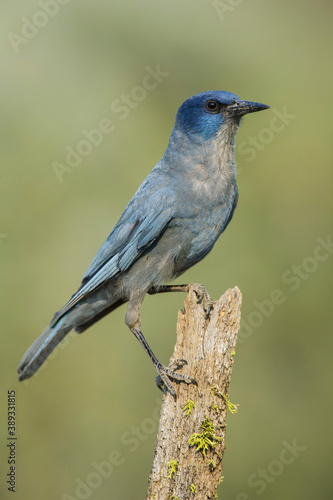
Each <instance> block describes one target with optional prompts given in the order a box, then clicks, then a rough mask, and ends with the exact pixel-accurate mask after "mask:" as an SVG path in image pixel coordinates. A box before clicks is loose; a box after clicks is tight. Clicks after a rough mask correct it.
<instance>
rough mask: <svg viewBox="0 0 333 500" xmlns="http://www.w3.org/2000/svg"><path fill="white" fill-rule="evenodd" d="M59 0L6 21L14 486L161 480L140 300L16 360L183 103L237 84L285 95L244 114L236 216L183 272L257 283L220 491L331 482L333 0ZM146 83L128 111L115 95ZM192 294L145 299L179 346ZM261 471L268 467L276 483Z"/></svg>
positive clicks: (164, 347) (125, 488)
mask: <svg viewBox="0 0 333 500" xmlns="http://www.w3.org/2000/svg"><path fill="white" fill-rule="evenodd" d="M59 1H60V0H59ZM42 4H43V0H41V1H40V2H36V1H33V0H24V1H23V0H18V1H16V2H15V3H13V2H11V3H9V2H5V3H3V5H2V15H1V20H0V26H1V33H2V35H1V36H2V43H1V74H0V86H1V89H0V90H1V91H0V106H1V118H0V120H1V138H0V141H1V155H2V160H1V178H0V200H1V201H0V203H1V223H0V224H1V225H0V259H1V262H0V264H1V282H2V286H1V332H2V348H1V362H0V374H1V382H2V383H1V438H2V441H1V448H0V475H1V486H0V488H1V497H2V498H7V497H8V498H11V497H10V495H11V493H10V492H8V491H7V486H6V484H5V480H6V479H5V478H6V473H7V472H8V465H7V463H6V460H7V448H6V442H5V438H6V399H7V390H12V389H14V390H16V395H17V427H18V441H17V457H18V462H17V493H16V497H15V498H17V499H20V500H21V499H22V500H23V499H24V500H30V499H46V498H47V499H68V498H71V499H73V498H91V499H96V500H97V499H98V500H104V499H110V498H111V499H112V500H126V499H129V498H137V499H140V498H145V493H146V488H147V479H148V475H149V472H150V467H151V463H152V458H153V452H154V444H155V437H156V431H157V423H156V415H157V413H158V408H159V405H160V401H161V394H160V393H159V391H158V390H157V388H156V387H155V384H154V377H155V372H154V369H153V367H152V365H151V363H150V362H149V360H148V358H147V357H146V354H145V353H144V352H143V350H142V348H141V347H140V346H139V344H138V342H137V341H136V340H135V339H134V338H133V336H132V335H131V334H130V332H129V331H128V329H127V327H126V326H125V324H124V315H125V309H124V308H121V309H119V310H117V311H116V312H114V313H113V314H112V315H110V316H108V317H107V318H106V319H104V320H103V321H101V322H100V323H98V324H97V325H96V326H94V327H93V328H91V329H90V330H88V331H87V332H86V333H84V334H83V335H82V336H77V335H73V336H71V337H70V342H69V344H68V347H66V348H63V349H59V350H58V354H57V355H56V356H55V357H54V359H53V360H52V361H50V362H48V364H47V365H46V367H45V369H43V370H42V371H40V372H39V373H38V375H37V376H36V377H34V378H33V379H30V380H29V381H28V382H27V383H20V384H19V383H18V382H17V376H16V368H17V365H18V362H19V360H20V358H21V356H22V355H23V353H24V352H25V350H26V348H27V347H28V346H29V345H30V344H31V343H32V341H33V340H35V338H36V337H37V336H38V335H39V334H40V333H41V332H42V330H43V328H44V327H45V326H46V325H47V324H48V322H49V321H50V319H51V318H52V315H53V313H54V312H55V311H57V310H58V309H59V308H60V307H61V306H62V305H63V304H64V303H65V302H66V301H67V300H68V299H69V297H70V296H71V294H72V293H73V292H74V291H75V290H76V288H77V287H78V285H79V282H80V279H81V277H82V275H83V274H84V272H85V271H86V269H87V267H88V266H89V264H90V262H91V260H92V258H93V256H94V254H95V252H96V251H97V250H98V248H99V246H100V244H101V243H102V242H103V241H104V239H105V237H106V236H107V235H108V233H109V232H110V231H111V229H112V228H113V226H114V224H115V223H116V222H117V220H118V218H119V216H120V214H121V212H122V210H123V209H124V207H125V205H126V203H127V201H128V200H129V199H130V197H131V196H132V195H133V193H134V192H135V191H136V189H137V187H138V186H139V184H140V183H141V181H142V180H143V179H144V177H145V176H146V175H147V174H148V173H149V171H150V170H151V168H152V167H153V166H154V165H155V163H156V162H157V161H158V160H159V159H160V158H161V156H162V154H163V152H164V150H165V148H166V145H167V141H168V137H169V134H170V132H171V129H172V127H173V122H174V116H175V114H176V111H177V109H178V107H179V105H180V104H181V103H182V102H183V101H184V100H185V99H186V98H187V97H189V96H191V95H192V94H195V93H198V92H201V91H204V90H212V89H214V90H216V89H220V90H228V91H231V92H233V93H236V94H237V95H239V96H240V97H241V98H242V99H248V100H257V101H260V102H263V103H266V104H269V105H270V106H271V110H269V111H265V112H264V113H258V114H254V115H250V116H248V117H246V118H245V119H244V121H243V124H242V127H241V129H240V131H239V134H238V136H237V147H236V162H237V165H238V166H239V176H238V185H239V191H240V199H239V205H238V208H237V211H236V214H235V216H234V219H233V221H232V223H231V225H230V226H229V227H228V229H227V231H226V233H225V234H224V235H223V236H222V238H220V240H219V242H218V243H217V244H216V246H215V248H214V250H213V252H212V253H211V254H210V255H209V256H208V257H207V258H206V259H205V260H204V261H203V262H201V263H200V264H199V265H197V266H196V267H195V268H192V269H191V270H190V271H188V272H187V273H186V275H185V280H186V281H187V282H191V281H195V282H199V283H201V282H202V283H205V285H206V287H207V289H208V290H209V292H210V293H211V295H212V296H213V298H215V299H216V298H218V297H219V296H220V295H221V294H222V293H223V292H224V291H225V290H226V289H227V288H228V287H231V286H234V285H238V286H239V287H240V289H241V290H242V293H243V309H242V321H243V323H242V330H241V332H240V343H239V345H238V348H237V353H236V358H235V364H234V372H233V377H232V386H231V393H230V398H231V400H232V401H233V402H235V403H239V411H238V414H237V415H229V417H228V431H227V451H226V454H225V458H224V473H223V474H224V477H225V479H224V482H223V485H222V486H221V487H220V495H221V497H222V498H228V499H237V500H246V499H248V498H251V499H255V498H257V497H261V496H262V498H269V499H272V500H280V499H281V498H290V499H302V500H307V499H312V498H321V499H324V498H332V493H333V491H332V490H333V488H332V479H331V476H332V474H331V469H332V466H333V460H332V451H331V450H332V446H333V443H332V432H331V420H332V409H333V407H332V370H331V366H332V348H333V345H332V344H333V342H332V304H331V300H332V293H331V290H332V288H331V285H332V263H333V255H332V251H333V250H332V248H331V247H330V246H329V245H328V246H327V245H326V248H325V244H324V246H323V243H322V241H324V242H325V241H326V242H327V241H328V242H329V241H330V238H332V233H333V229H332V203H331V200H332V98H333V96H332V76H333V75H332V73H333V72H332V64H331V62H332V26H331V23H332V10H333V8H332V3H331V2H329V1H325V0H319V1H316V2H314V1H312V2H310V1H303V2H288V1H286V0H283V1H280V2H273V1H264V0H257V1H252V2H245V1H242V0H239V1H237V2H236V1H234V0H227V1H226V2H222V1H220V3H217V2H215V3H214V2H208V1H206V2H203V1H193V0H192V1H189V0H186V1H183V2H178V1H174V0H171V1H169V2H161V1H156V0H154V1H153V0H149V1H148V0H145V1H142V2H135V1H129V2H120V1H114V2H110V1H106V0H101V1H99V2H93V1H91V0H90V1H89V0H81V1H80V2H74V1H72V2H67V3H66V2H65V1H64V0H62V3H61V4H60V3H55V0H54V1H53V2H50V3H47V2H46V0H45V2H44V9H43V8H42V7H41V5H42ZM46 11H47V12H48V13H47V14H45V12H46ZM41 12H42V14H41ZM43 12H44V14H43ZM29 22H30V23H31V22H32V23H33V25H31V24H29ZM34 23H35V25H36V24H37V25H38V26H39V27H38V28H36V27H35V28H34ZM22 30H23V33H22ZM19 37H21V38H19ZM157 65H159V67H160V70H161V71H162V72H164V73H167V74H168V75H164V76H163V77H161V81H160V82H159V83H158V85H157V86H156V88H155V89H153V90H149V91H147V92H146V95H145V96H144V93H143V92H141V93H140V90H137V89H136V90H135V87H137V86H141V85H142V82H143V80H144V78H145V75H146V74H147V66H149V67H150V68H153V69H154V68H156V66H157ZM151 81H152V80H151ZM131 92H133V93H134V95H135V96H136V98H135V99H134V100H132V102H134V104H132V107H129V108H128V113H127V114H128V116H127V117H126V118H125V119H121V114H120V113H119V112H116V111H115V110H113V111H112V109H111V106H112V105H113V106H115V105H116V104H117V101H116V100H117V99H122V95H123V94H131ZM143 96H144V97H143ZM115 103H116V104H115ZM281 116H282V118H281ZM105 118H108V119H110V120H112V122H113V125H114V130H113V131H112V132H111V133H109V134H105V135H104V136H103V140H102V141H101V143H100V144H99V145H97V146H92V147H91V151H90V154H87V155H86V156H85V157H83V158H82V161H81V163H80V164H79V165H78V166H76V167H73V168H70V169H67V171H66V172H63V174H62V175H61V176H60V177H61V178H59V175H58V176H57V175H56V173H55V170H54V168H53V167H52V164H54V162H59V163H62V164H65V156H66V147H68V146H69V147H72V148H76V146H77V144H78V143H79V142H80V141H82V140H83V139H84V135H83V133H82V131H83V130H84V129H85V130H87V131H91V130H92V129H96V128H97V127H98V126H99V124H100V122H101V120H103V119H105ZM60 181H61V182H60ZM318 238H319V240H318ZM320 238H321V240H320ZM320 242H321V243H320ZM318 245H319V250H318V248H317V247H318ZM295 266H300V267H295ZM180 281H182V280H180ZM274 290H280V299H281V300H280V302H281V303H280V304H273V305H272V302H271V294H272V292H273V296H274V293H278V292H274ZM183 300H184V296H182V295H181V294H175V295H171V296H163V295H161V296H155V297H147V298H146V300H145V302H144V305H143V307H142V320H143V332H144V333H145V335H146V338H147V340H148V341H149V342H150V344H151V346H152V348H153V350H154V351H155V352H156V354H157V355H158V357H159V358H160V360H161V361H162V362H164V363H167V362H168V359H169V356H170V355H171V353H172V350H173V345H174V343H175V324H176V319H177V311H178V309H179V308H181V307H182V304H183ZM138 429H139V431H138ZM137 432H139V435H138V436H139V437H138V436H136V437H135V434H137ZM295 440H296V444H297V446H300V447H303V449H302V451H299V452H296V455H297V456H295V460H294V461H293V462H292V463H290V464H284V465H283V464H282V466H281V460H280V458H279V457H280V453H281V451H282V450H283V449H284V448H285V447H286V445H285V444H284V443H285V442H287V443H289V444H290V445H292V443H293V441H295ZM304 448H305V449H304ZM115 451H118V452H119V455H114V457H116V460H115V461H116V463H117V465H114V470H113V471H112V473H111V475H109V477H105V478H102V480H99V478H101V476H100V475H98V474H97V475H96V463H97V464H99V463H101V462H103V461H107V460H109V455H110V453H112V452H115ZM289 456H290V454H289V455H288V457H289ZM117 457H118V458H117ZM119 457H121V458H119ZM120 462H121V463H120ZM94 463H95V465H94ZM279 464H280V465H279ZM260 469H266V470H267V471H268V472H267V476H266V477H268V479H261V483H258V480H259V479H258V474H261V473H260V472H258V471H259V470H260ZM94 473H95V475H94ZM89 481H90V484H91V487H90V488H89V486H85V487H84V486H83V484H85V485H87V484H88V483H89ZM94 481H95V482H94ZM87 482H88V483H87ZM99 483H101V484H99ZM78 485H81V486H80V488H79V489H78V490H77V488H78ZM66 494H67V495H66ZM241 494H243V496H242V495H241Z"/></svg>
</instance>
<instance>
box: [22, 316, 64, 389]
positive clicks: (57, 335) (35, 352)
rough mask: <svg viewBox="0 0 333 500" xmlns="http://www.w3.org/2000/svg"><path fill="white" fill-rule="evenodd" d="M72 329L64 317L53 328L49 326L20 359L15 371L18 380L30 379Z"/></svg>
mask: <svg viewBox="0 0 333 500" xmlns="http://www.w3.org/2000/svg"><path fill="white" fill-rule="evenodd" d="M72 328H73V326H72V325H70V324H69V322H68V321H66V316H64V317H63V318H61V319H60V320H59V321H58V322H57V323H56V324H55V325H54V326H53V327H51V326H49V327H48V328H47V329H46V330H45V331H44V332H43V333H42V334H41V335H40V336H39V337H38V339H37V340H35V342H34V343H33V344H32V345H31V346H30V347H29V349H28V350H27V352H26V353H25V354H24V356H23V358H22V359H21V361H20V364H19V367H18V369H17V371H18V373H19V380H25V379H26V378H29V377H31V376H32V375H33V374H34V373H35V372H36V371H37V370H38V368H39V367H40V366H41V365H42V364H43V363H44V361H45V360H46V358H47V357H48V356H49V354H51V352H52V351H53V349H54V348H55V347H56V346H57V345H58V344H59V342H61V340H62V339H63V338H64V337H65V336H66V335H67V334H68V333H69V332H70V331H71V329H72Z"/></svg>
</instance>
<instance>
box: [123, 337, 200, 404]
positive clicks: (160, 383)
mask: <svg viewBox="0 0 333 500" xmlns="http://www.w3.org/2000/svg"><path fill="white" fill-rule="evenodd" d="M130 330H131V332H132V333H134V335H135V336H136V338H137V339H138V341H139V342H140V344H141V345H142V347H143V348H144V350H145V351H146V353H147V354H148V356H149V357H150V359H151V360H152V362H153V365H154V367H155V369H156V371H157V373H158V376H157V377H156V385H157V387H158V388H159V389H161V390H162V391H163V392H166V391H169V392H170V394H171V395H172V396H173V398H174V399H176V391H175V389H174V388H173V386H172V384H171V382H170V379H172V380H177V381H179V382H185V383H186V384H195V385H197V383H196V381H195V380H194V379H193V378H192V377H189V376H188V375H182V374H181V373H176V372H175V371H173V370H172V369H171V368H173V367H175V368H174V370H179V369H180V368H182V367H183V366H184V365H187V361H185V359H177V360H175V361H173V362H172V363H171V365H170V367H167V366H164V365H162V363H160V362H159V361H158V359H157V358H156V356H155V354H154V353H153V351H152V350H151V348H150V347H149V345H148V342H147V341H146V339H145V338H144V336H143V334H142V332H141V330H139V329H137V328H130Z"/></svg>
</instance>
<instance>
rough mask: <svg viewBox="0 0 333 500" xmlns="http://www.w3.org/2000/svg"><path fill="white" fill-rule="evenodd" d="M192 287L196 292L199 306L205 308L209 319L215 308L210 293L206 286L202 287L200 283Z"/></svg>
mask: <svg viewBox="0 0 333 500" xmlns="http://www.w3.org/2000/svg"><path fill="white" fill-rule="evenodd" d="M191 286H192V289H193V291H194V292H195V294H196V296H197V298H198V304H202V305H203V308H204V310H205V312H206V319H208V318H209V315H210V312H211V310H212V307H213V301H212V298H211V296H210V295H209V293H208V292H207V290H206V288H205V287H204V285H200V284H198V283H194V284H193V285H191Z"/></svg>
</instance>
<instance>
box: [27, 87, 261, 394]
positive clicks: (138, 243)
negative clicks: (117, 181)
mask: <svg viewBox="0 0 333 500" xmlns="http://www.w3.org/2000/svg"><path fill="white" fill-rule="evenodd" d="M268 107H269V106H266V105H265V104H260V103H257V102H249V101H242V100H241V99H240V98H239V97H237V96H236V95H235V94H231V93H229V92H223V91H210V92H203V93H201V94H197V95H194V96H192V97H190V98H189V99H187V100H186V101H185V102H184V103H183V104H182V105H181V107H180V108H179V110H178V113H177V116H176V121H175V126H174V129H173V131H172V133H171V136H170V139H169V145H168V147H167V150H166V151H165V153H164V156H163V158H162V159H161V161H159V162H158V163H157V165H156V166H155V167H154V168H153V170H152V171H151V172H150V174H149V175H148V177H147V178H146V179H145V180H144V181H143V183H142V184H141V186H140V188H139V189H138V191H137V192H136V193H135V195H134V196H133V198H132V199H131V201H130V202H129V203H128V205H127V207H126V208H125V210H124V213H123V214H122V216H121V217H120V219H119V221H118V223H117V224H116V226H115V228H114V229H113V231H112V232H111V234H110V235H109V236H108V237H107V239H106V241H105V242H104V243H103V245H102V246H101V248H100V250H99V251H98V253H97V255H96V256H95V258H94V260H93V261H92V263H91V265H90V267H89V269H88V271H87V272H86V274H85V275H84V276H83V279H82V282H81V286H80V288H79V289H78V291H77V292H76V293H75V294H74V295H73V296H72V298H71V299H70V300H69V301H68V302H67V304H66V305H65V306H64V307H63V308H62V309H61V310H60V311H59V312H57V313H56V314H55V316H54V318H53V319H52V321H51V323H50V325H49V326H48V327H47V328H46V330H45V331H44V332H43V333H42V334H41V336H40V337H39V338H38V339H37V340H36V341H35V342H34V343H33V344H32V345H31V347H30V348H29V349H28V350H27V352H26V353H25V354H24V356H23V358H22V360H21V362H20V365H19V368H18V372H19V380H24V379H27V378H29V377H31V376H32V375H33V374H34V373H35V372H36V370H37V369H38V368H39V367H40V366H41V364H42V363H43V362H44V361H45V359H46V358H47V357H48V355H49V354H50V353H51V352H52V350H53V349H54V348H55V347H56V345H57V344H58V343H59V342H60V341H61V340H62V339H63V338H64V337H65V335H67V334H68V333H69V332H70V331H71V330H72V329H74V330H75V331H76V332H78V333H81V332H83V331H84V330H86V329H87V328H89V327H90V326H91V325H93V324H94V323H95V322H96V321H98V320H99V319H101V318H102V317H103V316H105V315H106V314H108V313H110V312H111V311H113V310H114V309H116V308H117V307H118V306H120V305H121V304H124V303H125V302H128V305H127V312H126V317H125V322H126V325H127V326H128V327H129V329H130V330H131V332H133V333H134V335H135V336H136V338H137V339H138V340H139V342H140V343H141V345H142V346H143V348H144V349H145V351H146V352H147V354H148V355H149V357H150V358H151V360H152V362H153V364H154V366H155V368H156V371H157V373H158V375H159V377H158V378H159V380H160V385H163V386H164V389H165V390H168V391H169V392H170V393H171V394H172V395H173V396H175V390H174V388H173V386H172V384H171V381H170V379H171V380H177V381H178V380H179V381H183V382H186V383H191V382H194V383H195V381H194V380H193V379H192V378H191V377H188V376H186V375H182V374H180V373H176V371H174V370H172V369H171V368H170V367H166V366H163V365H162V364H161V363H160V362H159V361H158V360H157V358H156V357H155V355H154V354H153V352H152V350H151V349H150V347H149V345H148V343H147V342H146V340H145V338H144V336H143V334H142V331H141V321H140V314H139V310H140V306H141V304H142V301H143V299H144V297H145V295H146V293H147V292H148V293H158V292H166V291H188V289H189V288H188V285H174V286H172V285H169V286H168V285H165V283H167V282H170V281H171V280H173V279H174V278H176V277H178V276H180V275H181V274H183V273H184V272H185V271H186V270H187V269H189V268H190V267H191V266H193V265H194V264H196V263H197V262H199V261H200V260H201V259H203V258H204V257H205V255H207V254H208V252H209V251H210V250H211V249H212V248H213V246H214V243H215V242H216V240H217V239H218V237H219V236H220V234H221V233H222V232H223V231H224V230H225V228H226V227H227V225H228V224H229V222H230V220H231V218H232V216H233V213H234V210H235V208H236V205H237V199H238V189H237V185H236V172H235V165H234V148H235V136H236V133H237V130H238V127H239V124H240V121H241V118H242V116H244V115H246V114H247V113H253V112H254V111H260V110H263V109H267V108H268ZM197 294H198V296H199V298H201V299H203V298H204V296H205V291H204V289H203V288H201V289H200V287H198V288H197ZM206 298H207V301H208V302H209V297H207V296H206ZM185 363H186V361H184V360H180V361H179V363H178V365H177V368H176V369H178V368H180V367H181V366H183V365H184V364H185Z"/></svg>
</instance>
